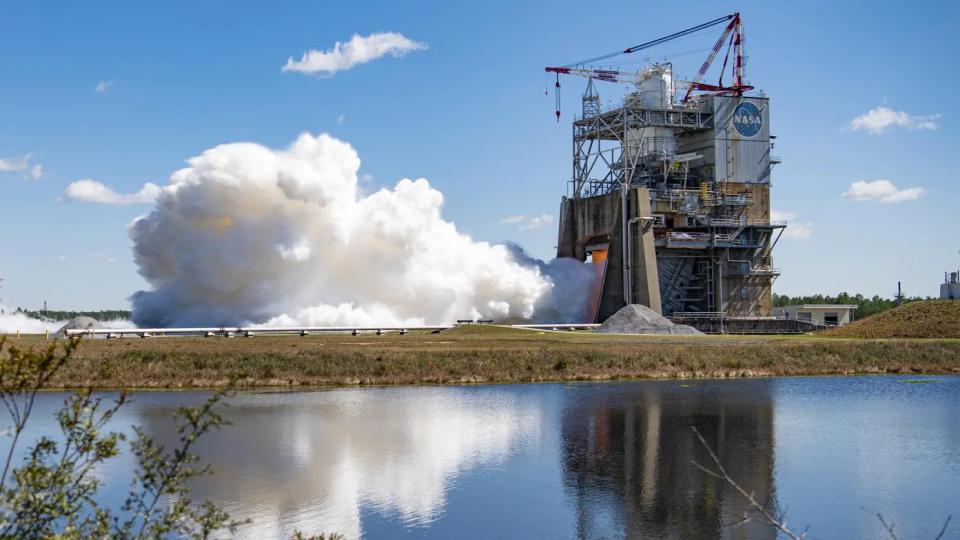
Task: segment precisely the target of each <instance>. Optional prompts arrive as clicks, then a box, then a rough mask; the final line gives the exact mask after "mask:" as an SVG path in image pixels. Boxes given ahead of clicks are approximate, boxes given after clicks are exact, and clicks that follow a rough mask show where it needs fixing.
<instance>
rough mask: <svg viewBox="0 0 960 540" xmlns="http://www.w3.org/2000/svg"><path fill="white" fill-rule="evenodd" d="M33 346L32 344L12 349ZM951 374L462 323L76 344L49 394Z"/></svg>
mask: <svg viewBox="0 0 960 540" xmlns="http://www.w3.org/2000/svg"><path fill="white" fill-rule="evenodd" d="M13 343H14V344H17V345H18V346H21V347H25V346H26V347H28V346H43V345H45V343H44V341H43V337H42V336H40V337H37V336H25V337H23V338H21V339H20V341H14V342H13ZM867 373H924V374H934V373H954V374H960V340H938V339H925V340H910V339H895V340H862V339H838V338H820V337H812V336H798V337H742V336H741V337H733V336H670V337H653V336H615V335H596V334H591V333H588V332H540V331H532V330H519V329H511V328H501V327H483V326H468V327H463V328H458V329H455V330H450V331H446V332H443V333H439V334H428V333H425V334H408V335H404V336H400V335H395V334H394V335H383V336H376V335H359V336H349V335H326V336H317V335H313V336H307V337H295V336H257V337H252V338H241V337H238V338H232V339H227V338H221V337H217V338H202V337H195V338H194V337H190V338H149V339H113V340H104V339H98V340H85V341H84V343H83V345H82V346H81V347H80V349H79V352H78V353H77V354H76V357H75V358H74V359H73V360H71V362H70V363H69V364H68V365H67V366H66V367H65V368H64V369H63V370H62V371H61V372H60V373H59V374H58V376H57V377H56V378H55V379H54V380H53V381H52V382H51V385H50V386H51V387H52V388H80V387H88V386H94V387H99V388H117V387H127V388H198V387H199V388H212V387H220V386H224V385H227V384H229V383H230V381H234V383H235V384H236V385H238V386H241V387H300V386H322V385H367V384H370V385H380V384H449V383H483V382H535V381H571V380H577V381H596V380H616V379H633V378H707V377H756V376H776V375H828V374H867Z"/></svg>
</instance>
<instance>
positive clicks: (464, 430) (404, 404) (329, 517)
mask: <svg viewBox="0 0 960 540" xmlns="http://www.w3.org/2000/svg"><path fill="white" fill-rule="evenodd" d="M172 410H173V408H172V407H170V406H166V405H160V406H153V407H145V408H143V409H142V410H141V413H140V418H139V422H140V423H142V424H143V425H145V426H146V429H147V430H148V432H149V433H151V434H152V435H155V436H158V437H165V436H169V433H170V427H171V424H170V420H169V417H170V413H171V411H172ZM228 417H229V418H230V419H231V421H232V422H233V423H234V425H233V426H232V427H230V428H227V429H224V430H223V431H221V432H219V433H217V434H215V435H214V436H211V437H208V438H207V439H206V440H205V441H204V443H203V444H201V446H200V447H199V448H198V452H199V453H201V454H202V455H205V456H211V457H212V458H213V459H214V465H215V471H216V474H215V475H214V476H213V477H211V478H207V479H205V480H204V481H202V482H199V483H198V484H197V485H196V488H195V491H194V493H195V494H196V495H197V497H209V498H211V499H213V500H217V501H221V502H223V503H224V504H226V506H227V509H228V511H230V512H231V513H232V514H234V515H237V516H248V517H251V518H252V519H253V524H252V525H249V526H246V527H244V528H243V529H242V530H241V533H242V534H241V535H240V536H241V537H248V538H270V537H289V536H290V534H292V532H293V531H294V530H295V529H300V530H303V531H305V532H311V533H318V532H326V531H337V532H340V533H341V534H344V535H345V536H347V537H348V538H355V537H360V536H361V535H362V534H363V533H364V529H363V523H362V519H361V514H362V512H363V511H366V510H373V511H376V512H378V513H380V514H382V515H386V516H390V517H391V518H392V519H394V520H397V521H399V522H400V523H402V524H403V525H404V526H407V527H422V526H425V525H428V524H429V523H431V522H433V521H434V520H436V519H437V518H438V517H439V516H440V515H441V514H442V513H443V509H444V505H445V502H446V497H447V492H448V490H449V489H450V486H451V484H452V483H453V482H454V481H455V479H456V478H457V476H458V475H460V474H462V473H464V472H465V471H468V470H470V469H472V468H474V467H477V466H487V467H489V466H493V465H496V464H497V463H498V462H499V461H501V460H503V459H504V458H505V457H506V456H507V455H508V454H509V452H510V451H511V450H512V449H516V448H518V447H522V445H523V444H524V441H529V440H534V439H536V438H537V436H538V433H539V429H540V424H541V419H540V409H539V407H538V406H537V403H535V402H531V401H530V400H524V399H522V397H520V396H515V395H511V394H510V393H506V392H503V393H498V392H489V391H487V392H482V393H477V392H472V393H471V392H469V391H466V392H465V391H464V390H463V389H458V390H453V389H432V388H416V389H378V390H340V391H335V392H318V393H284V394H260V395H247V396H241V397H240V398H239V399H235V400H233V403H232V406H231V407H230V408H229V410H228ZM169 442H170V443H172V442H173V441H172V440H170V441H169Z"/></svg>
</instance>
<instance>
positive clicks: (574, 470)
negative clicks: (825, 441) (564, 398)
mask: <svg viewBox="0 0 960 540" xmlns="http://www.w3.org/2000/svg"><path fill="white" fill-rule="evenodd" d="M769 384H770V383H769V382H768V381H738V382H736V383H723V382H708V383H696V384H694V385H683V384H681V383H674V382H651V383H643V384H636V383H633V384H629V385H623V386H618V387H616V388H611V389H610V391H608V392H592V391H590V389H589V387H585V388H582V391H583V395H584V397H583V398H582V399H584V400H589V403H578V404H577V406H576V407H569V408H568V409H567V410H568V411H571V412H568V413H566V414H565V415H564V418H563V426H562V438H563V442H562V452H563V474H564V485H565V486H566V489H567V492H568V493H569V495H570V496H571V497H573V499H574V500H573V507H574V509H575V512H576V522H577V535H578V537H580V538H597V537H614V538H617V537H626V538H639V537H656V538H684V539H686V538H751V539H753V538H771V539H772V538H775V537H776V534H775V533H774V531H773V530H772V529H771V528H770V527H768V526H767V525H765V524H763V523H759V522H755V521H751V522H743V517H744V515H745V513H746V512H747V511H748V507H747V504H746V502H745V501H744V500H743V499H742V498H741V497H740V496H739V495H738V494H737V493H735V492H734V491H733V490H732V489H731V488H730V487H729V486H727V485H725V484H724V483H723V482H722V481H720V480H718V479H716V478H712V477H710V476H709V475H707V474H705V473H704V472H703V471H700V470H699V469H697V468H696V467H695V466H694V465H693V461H694V460H695V461H697V462H698V463H701V464H703V465H710V458H709V456H708V454H707V453H706V451H705V449H704V448H703V447H702V445H701V444H700V443H699V441H697V439H696V436H695V435H694V433H693V431H692V429H691V427H696V428H697V429H698V430H699V431H700V433H701V434H702V435H703V436H704V438H705V439H706V440H707V442H708V444H710V445H711V447H712V448H713V449H714V450H715V451H716V452H717V455H718V456H719V457H720V459H721V461H722V462H723V464H724V467H726V468H727V470H728V472H729V473H730V475H731V476H732V477H733V478H734V479H736V480H737V481H738V483H740V484H741V485H742V486H744V487H745V488H746V489H747V490H748V491H754V492H755V493H756V497H757V499H758V500H760V501H761V502H763V501H766V500H770V501H772V500H773V497H774V495H775V489H774V483H773V467H774V457H773V445H774V441H773V412H772V411H773V407H772V403H771V395H770V394H771V392H770V386H769ZM577 393H578V391H577V390H572V395H571V397H573V396H576V394H577ZM574 399H577V398H574ZM572 411H579V412H580V413H582V412H583V411H589V412H588V413H587V414H572ZM751 515H752V514H751ZM754 517H755V516H754Z"/></svg>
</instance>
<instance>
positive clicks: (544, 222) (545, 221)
mask: <svg viewBox="0 0 960 540" xmlns="http://www.w3.org/2000/svg"><path fill="white" fill-rule="evenodd" d="M553 219H554V218H553V216H552V215H550V214H540V215H539V216H534V217H532V218H530V220H529V221H527V223H526V224H525V225H521V226H520V230H521V231H533V230H536V229H542V228H544V227H546V226H548V225H553Z"/></svg>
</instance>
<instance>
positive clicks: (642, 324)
mask: <svg viewBox="0 0 960 540" xmlns="http://www.w3.org/2000/svg"><path fill="white" fill-rule="evenodd" d="M594 332H601V333H604V334H678V335H692V334H700V333H701V332H700V331H699V330H697V329H696V328H694V327H692V326H687V325H685V324H674V323H673V321H671V320H670V319H668V318H666V317H664V316H663V315H660V314H659V313H657V312H656V311H654V310H652V309H650V308H648V307H647V306H642V305H640V304H630V305H627V306H623V307H622V308H620V311H618V312H616V313H614V314H613V315H611V316H610V318H609V319H607V320H606V321H604V322H603V324H602V325H600V327H599V328H597V329H595V330H594Z"/></svg>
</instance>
